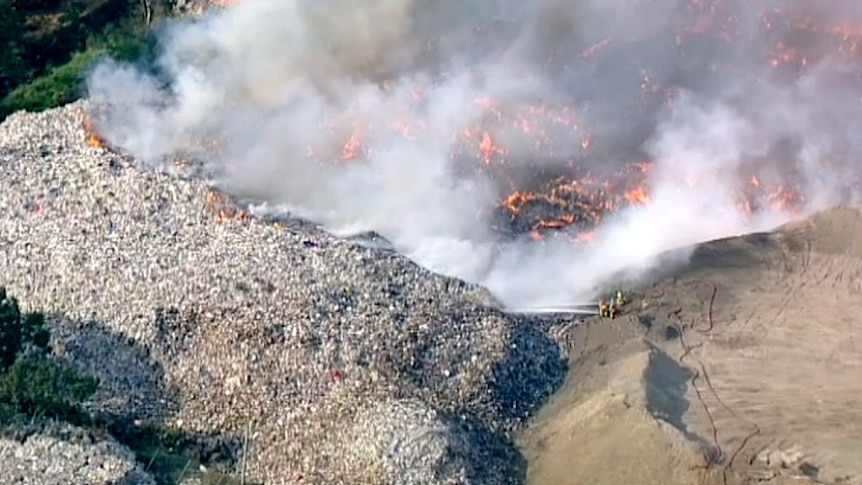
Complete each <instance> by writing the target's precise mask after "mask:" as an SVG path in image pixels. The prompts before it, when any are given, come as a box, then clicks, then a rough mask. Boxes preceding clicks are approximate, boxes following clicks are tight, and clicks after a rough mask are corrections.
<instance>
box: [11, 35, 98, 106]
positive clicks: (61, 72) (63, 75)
mask: <svg viewBox="0 0 862 485" xmlns="http://www.w3.org/2000/svg"><path fill="white" fill-rule="evenodd" d="M104 54H105V51H104V50H101V49H90V50H87V51H85V52H79V53H77V54H75V55H74V56H73V57H72V59H71V60H70V61H69V62H68V63H66V64H64V65H62V66H59V67H56V68H54V69H52V70H51V71H50V72H49V73H48V74H47V75H45V76H42V77H40V78H37V79H36V80H34V81H32V82H30V83H29V84H25V85H23V86H19V87H18V88H16V89H15V90H14V91H12V92H11V93H9V95H8V96H6V98H5V99H3V100H2V101H0V116H5V115H8V114H10V113H14V112H15V111H19V110H27V111H43V110H46V109H49V108H54V107H57V106H62V105H64V104H68V103H71V102H72V101H75V100H76V99H78V97H79V95H80V94H81V81H82V78H83V76H84V73H85V71H86V70H87V69H88V68H89V67H90V66H91V65H92V63H93V61H95V60H96V59H98V58H99V57H100V56H102V55H104Z"/></svg>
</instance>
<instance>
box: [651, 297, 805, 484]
mask: <svg viewBox="0 0 862 485" xmlns="http://www.w3.org/2000/svg"><path fill="white" fill-rule="evenodd" d="M709 284H710V286H711V287H712V292H711V294H710V298H709V305H708V308H707V327H706V328H697V326H696V320H695V319H691V321H690V322H689V323H688V324H685V323H683V322H682V318H681V313H682V308H679V309H677V310H675V311H672V312H670V313H669V314H668V317H671V316H674V317H676V319H677V322H678V323H675V324H673V326H674V327H675V328H676V330H677V332H678V333H679V336H680V337H679V339H680V345H681V346H682V349H683V352H682V354H680V356H679V362H680V364H682V365H684V366H685V367H686V368H688V369H689V371H691V372H692V377H691V380H690V384H691V387H692V389H693V390H694V393H695V396H696V397H697V400H698V401H699V402H700V405H701V407H702V408H703V410H704V413H705V414H706V416H707V419H708V420H709V424H710V428H711V430H712V440H713V444H714V446H715V451H716V452H717V456H716V457H713V456H709V455H706V456H705V457H704V458H705V460H706V462H707V467H709V466H710V465H716V464H718V463H719V462H720V461H721V459H722V457H724V456H725V453H724V450H723V449H722V447H721V442H720V440H719V438H718V426H717V425H716V423H715V418H714V417H713V414H712V411H711V410H710V407H709V405H708V404H707V403H706V400H705V399H704V397H703V392H702V391H701V389H700V387H699V386H698V384H697V383H698V380H699V379H700V378H701V377H703V381H704V382H705V383H706V388H707V390H708V391H709V393H710V394H711V395H712V396H713V397H714V398H715V400H716V401H718V403H719V404H720V405H721V407H722V408H724V409H725V410H726V411H727V412H728V413H730V415H731V416H733V417H734V418H735V419H737V420H739V421H742V422H743V423H745V424H746V425H748V426H749V427H750V428H751V429H752V431H751V432H750V433H749V434H748V435H746V436H745V438H743V440H742V442H741V443H740V444H739V446H738V447H736V448H735V449H734V450H733V452H732V453H731V454H730V455H729V457H728V460H727V462H726V463H725V464H724V467H723V468H722V470H721V474H722V482H723V483H724V484H725V485H727V476H728V472H729V471H731V470H732V467H733V463H734V461H735V460H736V458H737V457H738V456H739V454H740V453H741V452H742V450H743V449H745V447H746V446H747V445H748V443H749V441H751V439H752V438H754V437H755V436H757V435H759V434H760V433H761V429H760V427H759V426H758V425H757V423H754V422H753V421H750V420H747V419H744V418H742V417H740V416H739V414H737V413H736V411H734V410H733V409H732V408H731V407H730V406H728V405H727V403H725V402H724V400H723V399H722V398H721V396H719V394H718V392H717V391H716V390H715V387H714V386H713V385H712V380H711V379H710V377H709V373H708V372H707V370H706V366H705V365H704V364H703V362H702V361H701V360H700V359H699V358H698V357H697V356H694V359H695V360H696V364H695V365H691V364H687V363H686V362H685V359H686V358H687V357H689V356H692V355H693V354H692V351H693V350H694V349H697V348H699V347H702V346H703V342H698V343H696V344H692V345H689V344H688V342H687V341H686V339H685V333H686V331H687V330H691V329H694V330H696V331H697V332H698V333H700V334H701V335H707V334H709V333H710V332H712V330H713V329H714V328H715V322H714V320H713V311H714V307H715V298H716V295H717V294H718V286H717V285H716V284H715V283H714V282H709ZM787 301H789V298H788V300H787ZM784 306H786V303H785V305H784ZM752 316H753V315H752ZM750 318H751V317H749V319H750ZM704 479H705V478H704Z"/></svg>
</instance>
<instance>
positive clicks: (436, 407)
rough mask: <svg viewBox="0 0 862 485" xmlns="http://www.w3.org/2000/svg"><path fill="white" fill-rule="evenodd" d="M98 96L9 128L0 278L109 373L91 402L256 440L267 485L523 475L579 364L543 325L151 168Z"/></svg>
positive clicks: (65, 348) (82, 360)
mask: <svg viewBox="0 0 862 485" xmlns="http://www.w3.org/2000/svg"><path fill="white" fill-rule="evenodd" d="M86 109H87V105H86V103H85V102H78V103H75V104H73V105H69V106H66V107H64V108H60V109H55V110H51V111H47V112H44V113H40V114H23V113H18V114H15V115H13V116H11V117H10V118H8V119H7V121H6V122H4V123H3V124H2V125H0V249H2V250H0V277H2V281H0V284H6V285H7V287H8V288H9V291H10V293H11V294H12V295H14V296H16V297H17V298H19V300H20V301H21V303H22V305H23V306H25V307H26V308H28V309H40V310H42V311H46V312H48V313H51V314H53V315H54V318H52V319H51V325H53V327H54V328H55V332H54V335H55V340H56V342H55V345H54V346H55V349H56V353H57V354H58V356H59V357H61V358H66V359H69V360H70V361H71V362H73V363H74V364H75V365H77V366H78V367H79V368H81V369H82V370H84V371H86V372H88V373H91V374H95V375H98V376H99V377H101V378H102V382H103V386H102V389H101V390H100V391H99V393H98V395H97V396H96V399H94V402H93V403H92V408H93V411H94V412H106V413H114V414H117V413H121V414H123V415H126V416H129V417H132V418H134V419H140V420H166V421H167V422H168V423H169V424H170V425H172V426H176V427H178V428H180V429H182V430H185V431H188V432H189V433H199V434H218V435H221V436H224V437H226V439H230V440H233V441H232V442H234V443H244V442H246V441H247V443H248V446H240V445H237V446H235V447H234V448H233V449H234V450H235V452H236V454H237V456H236V458H237V459H240V456H239V455H243V454H244V460H241V461H244V463H245V467H246V472H247V475H248V477H249V478H250V479H252V480H256V481H263V482H267V483H292V481H293V482H299V481H301V482H302V483H340V482H342V483H398V484H419V483H429V484H430V483H519V482H521V481H522V480H523V477H524V468H525V465H524V462H523V459H522V458H521V456H520V454H519V453H518V452H517V451H516V450H515V449H514V446H513V445H512V444H511V440H510V439H509V436H510V435H511V432H512V431H514V430H516V429H518V428H519V427H520V426H521V425H522V424H523V423H524V421H525V419H526V418H528V417H529V416H531V414H532V413H533V412H534V411H535V410H536V408H537V407H538V406H539V405H540V404H541V403H542V402H543V401H544V399H546V398H547V396H548V395H549V394H550V393H551V392H552V391H553V390H554V389H555V388H556V387H557V386H559V384H560V383H561V382H562V379H563V376H564V373H565V364H564V361H563V357H562V355H561V353H560V350H559V347H558V346H557V344H556V343H555V342H554V341H553V340H552V339H550V338H549V337H548V336H547V333H546V332H545V331H544V330H545V328H546V327H547V326H548V322H546V321H535V320H531V319H527V318H525V317H519V316H512V315H507V314H504V313H502V312H500V311H498V310H496V309H495V308H494V301H493V298H492V297H491V295H490V294H489V293H488V292H487V291H486V290H484V289H482V288H480V287H477V286H473V285H469V284H466V283H464V282H461V281H458V280H455V279H451V278H446V277H442V276H439V275H435V274H432V273H430V272H428V271H426V270H424V269H422V268H420V267H418V266H417V265H415V264H413V263H412V262H410V261H409V260H407V259H406V258H404V257H401V256H399V255H397V254H395V253H392V252H390V251H385V250H381V249H376V248H373V247H364V246H362V245H359V244H357V243H355V242H351V241H347V240H341V239H337V238H335V237H333V236H330V235H328V234H326V233H324V232H321V231H319V230H317V229H314V228H313V227H311V226H308V225H292V224H285V223H279V224H273V223H271V222H267V221H263V220H260V219H257V218H250V217H244V216H242V213H240V212H238V211H237V210H236V209H235V208H233V206H231V203H230V200H229V199H228V198H226V197H224V196H222V195H219V194H217V193H214V192H213V191H212V189H211V188H210V187H208V186H207V185H206V184H204V183H201V182H198V181H194V180H182V179H180V178H177V177H175V176H170V175H168V174H165V173H160V172H153V171H146V172H142V171H139V170H138V169H137V168H136V167H135V165H134V163H133V162H132V161H130V160H128V159H124V158H123V157H121V156H119V155H116V154H114V153H112V152H110V151H107V150H104V149H102V148H93V147H90V146H88V144H87V143H86V133H85V131H84V129H83V128H82V118H83V116H84V112H85V110H86ZM37 451H38V450H36V451H34V452H37ZM42 458H45V457H42ZM22 459H24V458H22ZM10 463H11V462H9V463H6V462H4V463H3V464H2V465H0V467H8V466H13V465H11V464H10ZM70 473H71V471H70ZM70 476H71V475H70Z"/></svg>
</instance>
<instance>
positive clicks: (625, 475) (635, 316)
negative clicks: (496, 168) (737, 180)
mask: <svg viewBox="0 0 862 485" xmlns="http://www.w3.org/2000/svg"><path fill="white" fill-rule="evenodd" d="M860 308H862V211H860V210H858V209H834V210H830V211H827V212H824V213H820V214H817V215H815V216H813V217H812V218H810V219H807V220H805V221H802V222H798V223H793V224H791V225H788V226H785V227H782V228H779V229H778V230H776V231H774V232H771V233H764V234H754V235H749V236H745V237H740V238H732V239H726V240H721V241H715V242H711V243H707V244H703V245H701V246H700V247H699V248H698V249H697V250H696V252H695V254H694V256H693V257H692V259H691V262H690V263H689V264H688V265H687V266H686V267H685V268H683V269H681V270H678V271H675V273H674V274H666V275H663V276H661V277H658V278H656V280H655V282H654V283H653V284H652V285H649V286H646V287H644V288H642V289H641V290H640V294H637V295H635V297H634V298H633V301H632V302H631V303H630V304H629V306H628V310H627V314H626V315H624V316H623V317H621V318H618V319H617V320H614V321H597V320H591V321H589V322H588V323H587V324H585V325H581V326H577V327H574V328H572V329H571V330H569V331H568V333H567V334H565V335H564V342H565V345H566V347H567V348H568V350H569V352H570V373H569V377H568V379H569V382H568V383H567V385H566V386H565V387H564V388H563V390H561V391H560V392H559V393H558V394H557V396H556V398H555V399H554V400H553V401H552V403H551V404H550V405H548V406H547V407H546V408H545V409H544V411H543V413H541V414H540V416H539V417H538V419H537V420H536V423H535V425H534V426H533V427H532V429H530V430H529V431H528V432H526V433H524V434H523V435H522V436H521V440H520V444H521V447H522V449H523V450H524V453H525V455H526V456H527V458H528V461H529V463H530V468H529V471H528V483H536V484H539V483H559V484H576V483H585V484H586V483H603V484H615V483H619V484H623V483H639V484H656V485H658V484H666V485H668V484H693V483H707V484H721V485H724V484H742V483H771V484H775V483H862V462H860V461H859V457H860V456H862V432H860V430H862V379H860V377H859V376H860V375H862V373H860V371H862V348H860V342H862V312H860Z"/></svg>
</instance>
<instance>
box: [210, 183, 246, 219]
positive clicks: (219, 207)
mask: <svg viewBox="0 0 862 485" xmlns="http://www.w3.org/2000/svg"><path fill="white" fill-rule="evenodd" d="M205 209H206V211H207V212H208V213H209V214H210V215H212V217H213V218H214V219H215V220H216V221H217V222H228V221H241V222H244V221H248V220H249V219H251V214H249V213H248V212H246V211H245V210H243V209H242V208H241V207H240V206H239V204H238V203H237V201H236V200H235V199H234V198H232V197H231V196H229V195H227V194H225V193H224V192H220V191H217V190H210V191H209V192H208V193H207V197H206V205H205Z"/></svg>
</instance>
